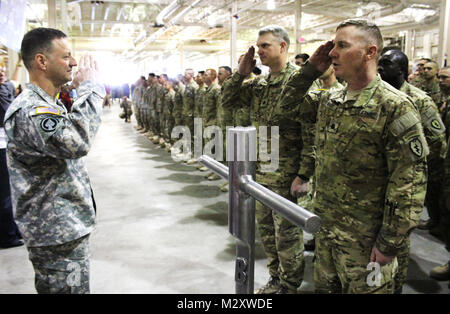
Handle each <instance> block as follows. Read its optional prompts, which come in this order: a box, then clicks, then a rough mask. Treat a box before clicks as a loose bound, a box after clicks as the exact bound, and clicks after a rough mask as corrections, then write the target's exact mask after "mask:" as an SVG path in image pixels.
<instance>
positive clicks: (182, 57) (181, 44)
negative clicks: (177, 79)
mask: <svg viewBox="0 0 450 314" xmlns="http://www.w3.org/2000/svg"><path fill="white" fill-rule="evenodd" d="M178 49H179V51H180V69H181V70H183V71H184V43H183V42H182V41H180V43H179V45H178ZM183 73H184V72H183Z"/></svg>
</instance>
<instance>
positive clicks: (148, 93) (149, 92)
mask: <svg viewBox="0 0 450 314" xmlns="http://www.w3.org/2000/svg"><path fill="white" fill-rule="evenodd" d="M153 86H154V84H152V85H150V86H148V87H147V88H146V89H145V92H144V107H145V108H149V109H153V108H152V107H151V104H152V98H153V95H154V87H153Z"/></svg>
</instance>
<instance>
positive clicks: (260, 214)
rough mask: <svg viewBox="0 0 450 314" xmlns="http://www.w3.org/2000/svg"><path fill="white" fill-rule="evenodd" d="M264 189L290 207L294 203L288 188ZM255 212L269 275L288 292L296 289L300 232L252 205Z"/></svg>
mask: <svg viewBox="0 0 450 314" xmlns="http://www.w3.org/2000/svg"><path fill="white" fill-rule="evenodd" d="M268 188H269V189H270V190H272V191H273V192H275V193H277V194H279V195H280V196H282V197H284V198H286V199H288V200H290V201H292V202H294V203H296V201H297V200H296V199H294V198H293V197H292V196H291V195H290V188H289V187H284V188H274V187H268ZM255 211H256V220H257V223H258V231H259V235H260V237H261V242H262V244H263V247H264V251H265V252H266V255H267V258H268V262H267V268H268V269H269V274H270V275H271V276H273V277H278V278H280V282H281V284H282V285H283V286H286V287H287V288H289V289H291V290H295V289H297V288H299V287H300V285H301V283H302V281H303V272H304V269H305V261H304V258H303V252H304V246H303V231H302V230H301V229H300V228H299V227H297V226H296V225H294V224H292V223H291V222H290V221H288V220H287V219H285V218H283V217H282V216H281V215H279V214H277V213H276V212H274V211H273V210H271V209H270V208H268V207H266V206H264V205H263V204H261V203H260V202H256V209H255Z"/></svg>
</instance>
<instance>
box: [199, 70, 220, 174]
mask: <svg viewBox="0 0 450 314" xmlns="http://www.w3.org/2000/svg"><path fill="white" fill-rule="evenodd" d="M203 81H204V82H205V85H206V90H205V93H204V95H203V113H202V122H203V131H204V130H205V129H206V128H207V127H209V126H218V123H217V109H218V108H219V104H220V101H221V88H220V86H219V84H218V83H217V72H216V70H214V69H207V70H206V72H205V74H204V76H203ZM202 133H203V132H202ZM200 169H202V168H200ZM206 178H207V179H208V180H210V181H213V180H219V179H220V177H219V176H218V175H217V174H215V173H210V174H208V175H206Z"/></svg>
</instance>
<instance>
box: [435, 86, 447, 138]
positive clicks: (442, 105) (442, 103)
mask: <svg viewBox="0 0 450 314" xmlns="http://www.w3.org/2000/svg"><path fill="white" fill-rule="evenodd" d="M436 105H437V106H438V108H439V110H440V111H441V117H442V121H443V122H444V125H445V134H446V139H447V140H448V139H449V138H450V136H449V135H450V134H449V133H450V132H449V131H450V94H449V95H445V94H444V93H442V92H441V95H440V97H439V101H438V102H437V103H436Z"/></svg>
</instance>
